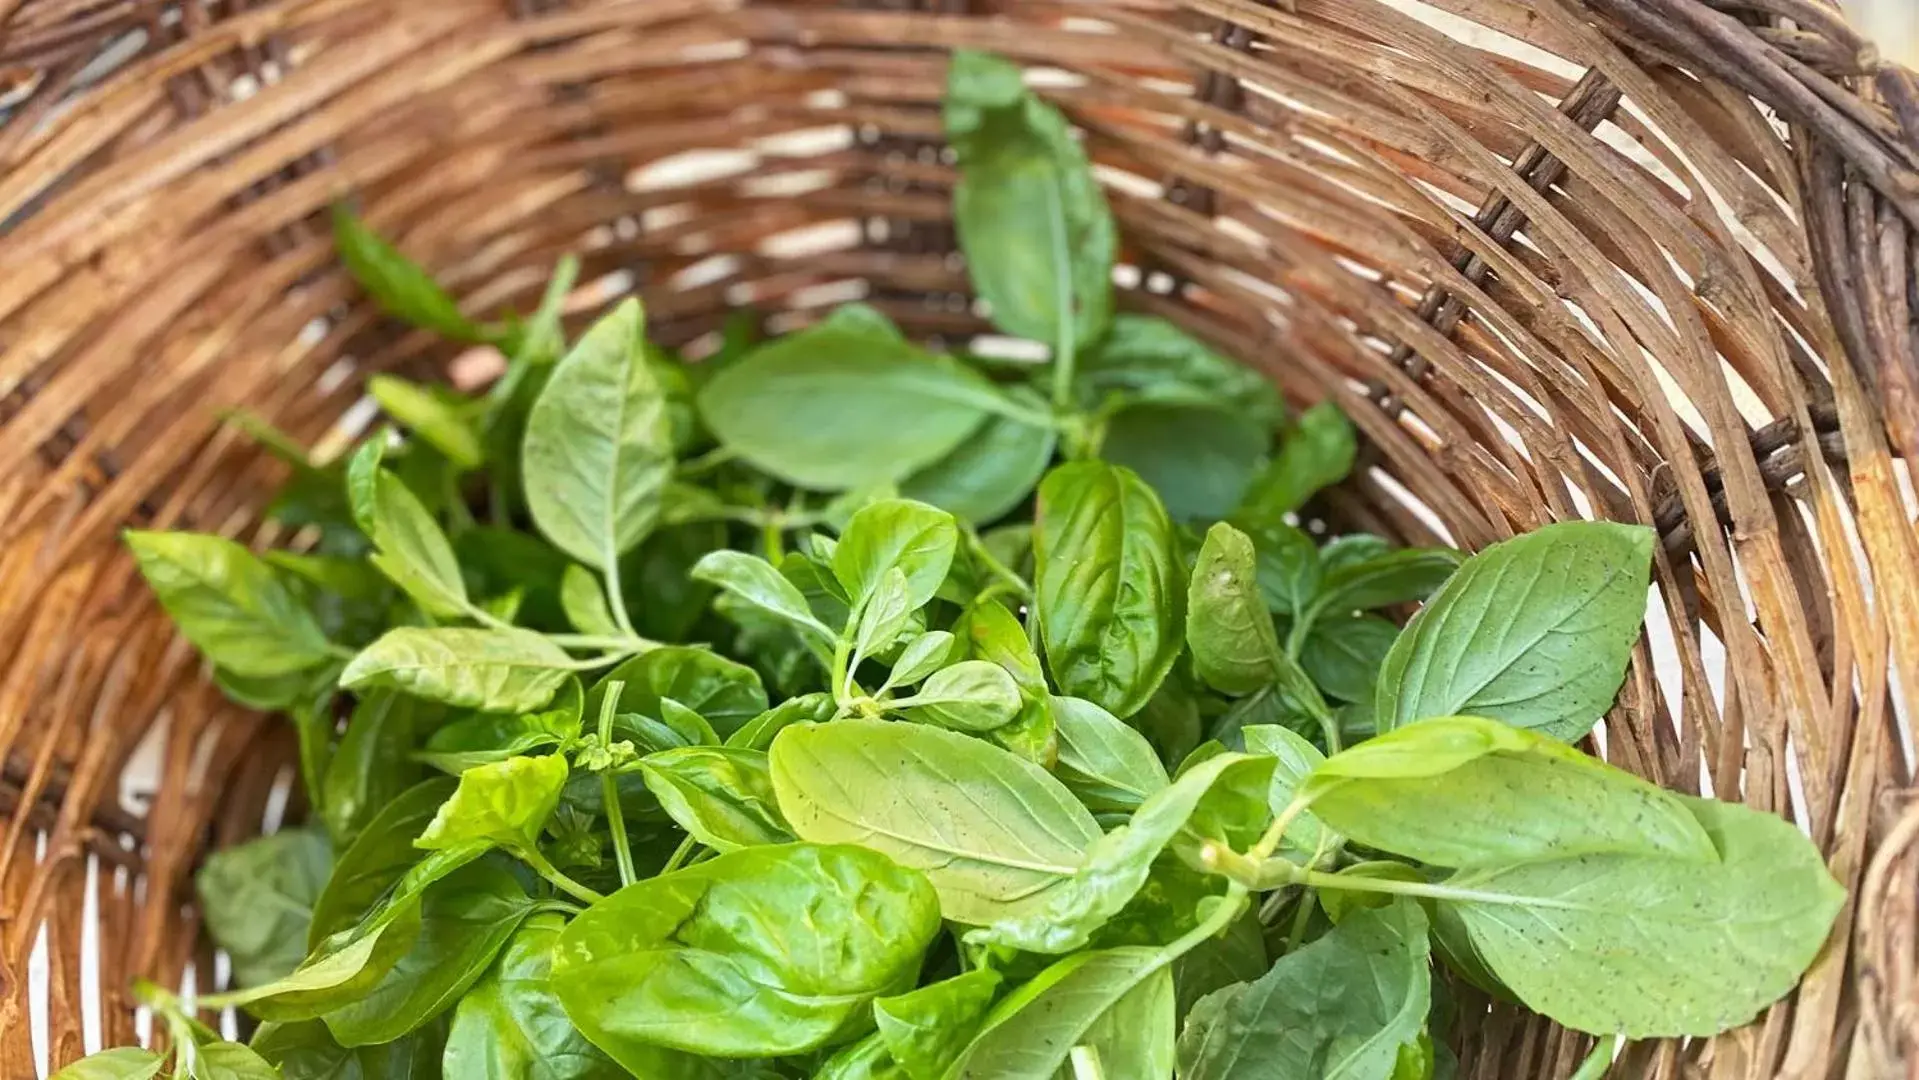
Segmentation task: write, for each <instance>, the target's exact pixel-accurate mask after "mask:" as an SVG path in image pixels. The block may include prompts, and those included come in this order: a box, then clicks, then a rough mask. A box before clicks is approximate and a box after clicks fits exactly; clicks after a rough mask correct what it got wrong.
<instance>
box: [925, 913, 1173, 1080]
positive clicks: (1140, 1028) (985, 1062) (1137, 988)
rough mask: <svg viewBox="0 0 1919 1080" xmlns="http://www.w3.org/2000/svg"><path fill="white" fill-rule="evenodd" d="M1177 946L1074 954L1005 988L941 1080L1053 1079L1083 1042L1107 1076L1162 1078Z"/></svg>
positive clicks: (1167, 1060) (1169, 1057)
mask: <svg viewBox="0 0 1919 1080" xmlns="http://www.w3.org/2000/svg"><path fill="white" fill-rule="evenodd" d="M1177 958H1178V953H1176V952H1174V951H1172V950H1169V949H1165V948H1145V947H1140V946H1128V947H1124V948H1117V949H1105V950H1097V951H1087V952H1080V953H1075V954H1073V955H1072V956H1068V957H1066V958H1064V959H1062V960H1060V961H1059V962H1058V963H1056V964H1054V965H1053V966H1051V967H1049V968H1047V969H1046V970H1045V971H1043V972H1041V973H1040V974H1039V975H1038V976H1036V977H1034V978H1033V979H1031V980H1030V981H1028V982H1027V983H1026V984H1025V985H1023V986H1021V987H1020V988H1019V989H1017V990H1015V991H1013V992H1012V993H1011V994H1009V995H1007V996H1006V997H1005V998H1004V999H1003V1000H1001V1001H1000V1003H999V1004H998V1005H996V1006H994V1007H993V1010H992V1012H991V1013H989V1014H988V1015H987V1018H986V1022H985V1024H984V1026H983V1027H982V1028H981V1029H980V1032H979V1034H978V1035H975V1036H974V1037H973V1041H972V1042H971V1043H969V1044H968V1045H967V1047H966V1049H965V1051H964V1052H963V1053H962V1054H961V1055H960V1057H959V1058H958V1059H957V1060H955V1061H954V1062H953V1064H952V1066H951V1067H949V1068H948V1070H947V1072H946V1080H1054V1078H1055V1077H1056V1076H1057V1075H1059V1074H1060V1072H1061V1071H1062V1070H1067V1071H1068V1073H1069V1075H1070V1069H1068V1066H1067V1061H1068V1057H1069V1055H1071V1053H1072V1051H1073V1049H1074V1048H1075V1047H1078V1046H1090V1047H1092V1048H1094V1050H1095V1051H1096V1052H1097V1053H1098V1055H1099V1060H1100V1064H1101V1065H1102V1067H1103V1068H1104V1071H1105V1075H1106V1080H1165V1078H1166V1077H1167V1076H1169V1075H1171V1074H1172V1070H1173V1035H1174V1026H1173V1025H1174V1018H1173V1009H1174V1002H1175V998H1174V991H1173V976H1172V972H1171V971H1170V969H1169V965H1170V964H1171V963H1172V962H1173V960H1175V959H1177Z"/></svg>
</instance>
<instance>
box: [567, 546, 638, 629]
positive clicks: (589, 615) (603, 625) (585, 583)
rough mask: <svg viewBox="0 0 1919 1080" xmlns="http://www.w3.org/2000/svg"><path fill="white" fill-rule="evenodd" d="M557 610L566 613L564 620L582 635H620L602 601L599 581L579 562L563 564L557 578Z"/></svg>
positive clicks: (618, 627)
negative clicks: (563, 570) (559, 576)
mask: <svg viewBox="0 0 1919 1080" xmlns="http://www.w3.org/2000/svg"><path fill="white" fill-rule="evenodd" d="M560 607H561V608H562V609H564V610H565V612H566V621H567V622H569V623H571V624H573V629H575V630H578V631H579V632H580V633H582V634H598V635H600V636H601V637H622V636H624V631H622V630H621V629H620V624H619V623H617V622H615V621H613V609H612V607H611V606H610V605H608V604H607V602H606V590H605V589H602V588H601V587H600V579H599V578H598V577H597V576H595V575H594V573H593V571H591V570H588V569H587V568H586V567H584V566H581V565H580V564H579V563H569V564H567V568H566V573H565V574H564V575H563V576H562V577H561V578H560Z"/></svg>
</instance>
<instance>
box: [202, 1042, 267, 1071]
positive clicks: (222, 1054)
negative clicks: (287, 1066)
mask: <svg viewBox="0 0 1919 1080" xmlns="http://www.w3.org/2000/svg"><path fill="white" fill-rule="evenodd" d="M186 1075H187V1077H188V1078H189V1080H280V1072H279V1070H278V1069H275V1068H274V1067H273V1066H272V1065H270V1064H268V1063H267V1060H266V1059H265V1058H263V1057H261V1056H260V1055H259V1054H257V1053H255V1052H254V1051H253V1050H252V1049H251V1048H249V1047H246V1046H243V1045H241V1044H240V1043H234V1042H210V1043H202V1044H200V1045H199V1046H196V1047H194V1048H193V1059H192V1061H191V1062H190V1063H189V1064H188V1066H187V1070H186Z"/></svg>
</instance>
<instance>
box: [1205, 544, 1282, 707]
mask: <svg viewBox="0 0 1919 1080" xmlns="http://www.w3.org/2000/svg"><path fill="white" fill-rule="evenodd" d="M1257 572H1258V568H1257V565H1256V562H1255V556H1254V553H1253V543H1252V541H1251V540H1249V539H1248V538H1247V536H1246V534H1245V533H1243V532H1240V531H1239V530H1238V529H1235V528H1233V527H1232V526H1231V525H1228V524H1226V523H1225V522H1220V523H1219V524H1217V525H1214V526H1213V527H1212V528H1211V529H1209V530H1207V532H1206V541H1205V543H1203V544H1201V545H1200V549H1199V561H1198V562H1196V563H1195V564H1194V566H1193V577H1192V584H1191V586H1190V587H1189V589H1188V591H1187V594H1186V642H1187V644H1188V645H1189V646H1190V647H1191V648H1192V651H1193V670H1194V671H1196V672H1198V674H1199V677H1200V678H1202V679H1204V680H1206V682H1207V683H1209V684H1211V685H1212V686H1213V687H1214V688H1215V689H1217V690H1221V691H1224V692H1226V693H1229V694H1250V693H1252V692H1253V691H1255V690H1258V689H1260V688H1261V687H1263V686H1266V685H1268V684H1269V683H1271V682H1272V681H1273V678H1274V669H1275V667H1276V665H1277V664H1278V662H1279V638H1278V636H1277V635H1276V634H1275V633H1274V631H1273V618H1272V616H1271V615H1269V614H1268V613H1267V611H1266V604H1265V602H1264V601H1263V600H1262V599H1261V597H1260V595H1259V587H1258V581H1257V578H1256V574H1257Z"/></svg>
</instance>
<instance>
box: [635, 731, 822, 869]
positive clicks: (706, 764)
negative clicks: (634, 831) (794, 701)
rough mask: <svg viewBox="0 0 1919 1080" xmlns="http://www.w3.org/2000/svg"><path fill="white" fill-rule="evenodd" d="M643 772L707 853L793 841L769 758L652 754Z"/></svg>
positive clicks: (734, 752)
mask: <svg viewBox="0 0 1919 1080" xmlns="http://www.w3.org/2000/svg"><path fill="white" fill-rule="evenodd" d="M639 766H640V773H641V775H642V776H644V777H645V778H646V788H647V790H648V791H651V792H652V793H653V795H654V797H655V798H657V799H659V800H660V806H661V807H663V808H664V809H665V810H666V813H667V816H669V817H671V818H672V819H673V821H674V823H675V824H677V825H679V827H680V828H682V829H685V830H686V832H687V835H689V836H691V837H692V838H693V839H695V840H697V841H699V842H700V843H702V844H705V845H706V846H707V847H710V848H713V849H714V850H716V851H737V850H739V849H740V848H745V847H753V846H755V845H759V844H783V843H787V842H789V841H791V840H792V839H793V831H792V829H791V828H789V827H788V826H787V824H786V819H784V818H782V817H780V810H779V805H778V802H777V800H776V798H775V796H774V793H773V779H772V776H771V775H770V774H769V773H768V771H767V763H766V754H764V753H763V752H760V751H757V750H740V749H735V748H730V747H720V746H689V747H683V748H680V749H677V750H663V751H660V752H658V753H652V754H648V755H646V756H645V757H643V758H641V759H640V762H639Z"/></svg>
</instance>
